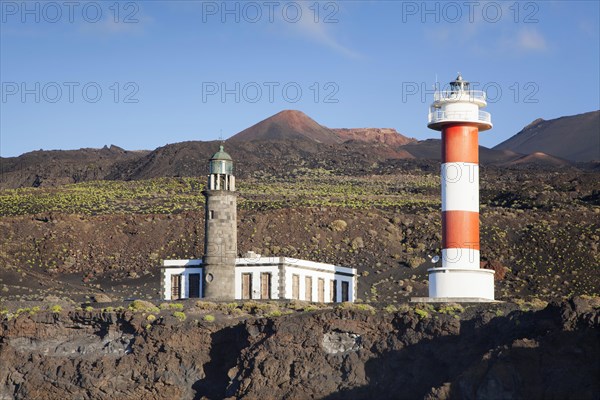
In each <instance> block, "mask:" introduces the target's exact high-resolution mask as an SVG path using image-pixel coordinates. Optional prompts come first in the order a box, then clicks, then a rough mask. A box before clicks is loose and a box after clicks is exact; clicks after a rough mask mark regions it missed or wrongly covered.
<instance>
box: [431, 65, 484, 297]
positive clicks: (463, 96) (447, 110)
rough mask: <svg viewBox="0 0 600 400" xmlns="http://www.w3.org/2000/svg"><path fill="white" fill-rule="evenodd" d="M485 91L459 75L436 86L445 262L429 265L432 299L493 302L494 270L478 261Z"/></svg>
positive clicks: (433, 123)
mask: <svg viewBox="0 0 600 400" xmlns="http://www.w3.org/2000/svg"><path fill="white" fill-rule="evenodd" d="M486 105H487V103H486V96H485V92H483V91H476V90H471V89H470V88H469V82H467V81H464V80H463V79H462V77H461V75H460V74H459V75H458V77H457V78H456V80H454V81H453V82H450V88H449V90H437V91H436V92H435V94H434V101H433V103H432V104H431V107H430V109H429V123H428V124H427V126H428V127H429V128H431V129H434V130H437V131H442V171H441V173H442V176H441V178H442V179H441V184H442V265H441V267H440V268H431V269H429V297H430V298H461V299H463V300H467V299H473V300H494V271H492V270H487V269H481V268H480V265H479V144H478V136H479V131H485V130H488V129H491V128H492V119H491V116H490V114H489V113H488V112H485V111H481V110H480V109H481V108H483V107H485V106H486Z"/></svg>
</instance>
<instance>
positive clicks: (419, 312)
mask: <svg viewBox="0 0 600 400" xmlns="http://www.w3.org/2000/svg"><path fill="white" fill-rule="evenodd" d="M415 313H416V314H417V315H418V316H419V319H425V318H429V313H428V312H427V311H425V310H421V309H420V308H417V309H416V310H415Z"/></svg>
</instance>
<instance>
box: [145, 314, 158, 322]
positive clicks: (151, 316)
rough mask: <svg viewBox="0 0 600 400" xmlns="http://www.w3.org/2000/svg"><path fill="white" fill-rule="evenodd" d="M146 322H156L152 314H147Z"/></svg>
mask: <svg viewBox="0 0 600 400" xmlns="http://www.w3.org/2000/svg"><path fill="white" fill-rule="evenodd" d="M146 320H147V321H150V322H152V321H154V320H156V316H154V315H153V314H149V315H148V316H147V317H146Z"/></svg>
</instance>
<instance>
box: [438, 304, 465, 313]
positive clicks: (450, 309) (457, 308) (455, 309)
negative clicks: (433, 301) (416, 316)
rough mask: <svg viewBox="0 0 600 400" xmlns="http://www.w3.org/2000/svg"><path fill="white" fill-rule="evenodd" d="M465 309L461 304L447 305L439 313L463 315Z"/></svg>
mask: <svg viewBox="0 0 600 400" xmlns="http://www.w3.org/2000/svg"><path fill="white" fill-rule="evenodd" d="M464 311H465V309H464V307H463V306H461V305H460V304H447V305H445V306H442V307H440V309H439V312H440V313H442V314H448V315H454V314H456V313H462V312H464Z"/></svg>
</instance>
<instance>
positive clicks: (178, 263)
mask: <svg viewBox="0 0 600 400" xmlns="http://www.w3.org/2000/svg"><path fill="white" fill-rule="evenodd" d="M193 265H202V260H200V259H191V260H163V265H162V266H163V267H190V266H193Z"/></svg>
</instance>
